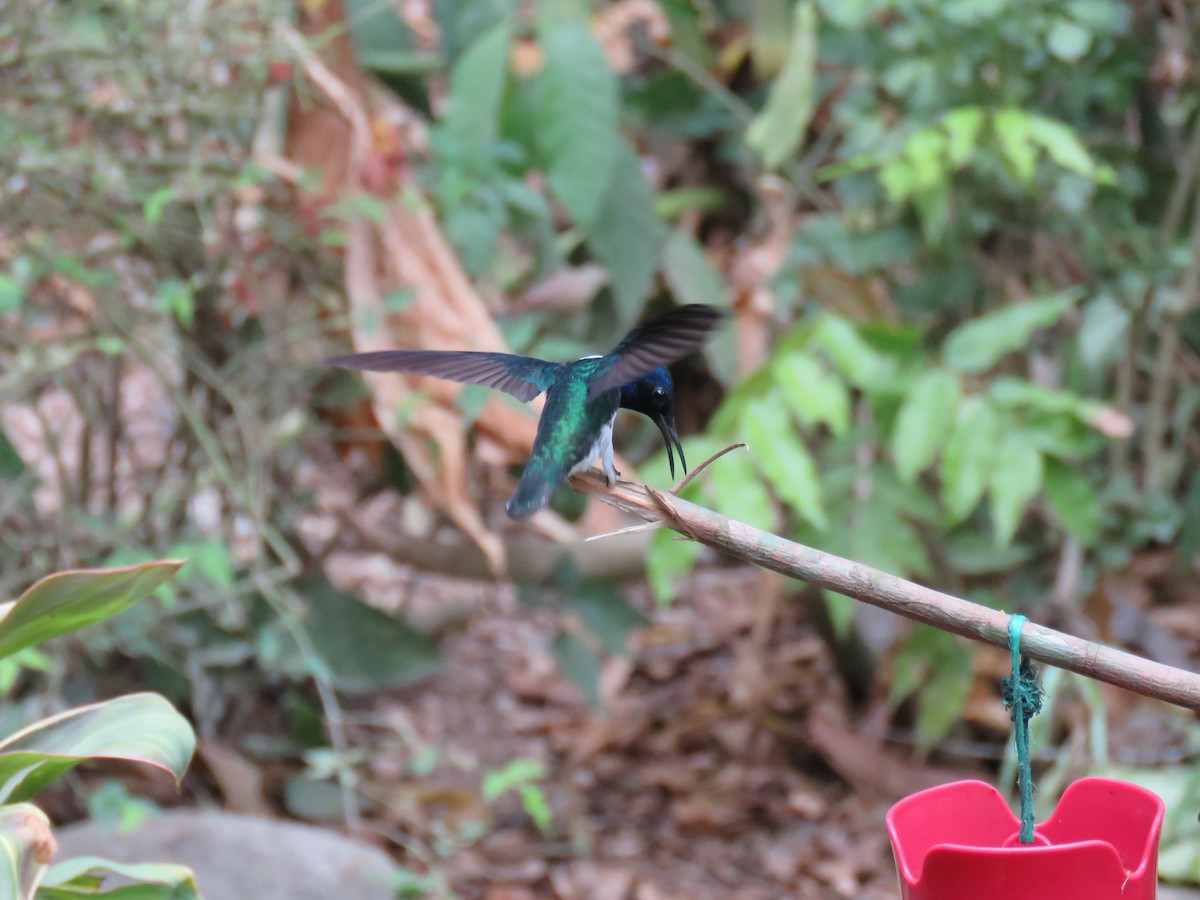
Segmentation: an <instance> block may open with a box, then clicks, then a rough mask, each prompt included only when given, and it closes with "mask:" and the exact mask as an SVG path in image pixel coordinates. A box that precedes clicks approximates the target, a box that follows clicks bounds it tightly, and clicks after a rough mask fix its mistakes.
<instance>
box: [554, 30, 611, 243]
mask: <svg viewBox="0 0 1200 900" xmlns="http://www.w3.org/2000/svg"><path fill="white" fill-rule="evenodd" d="M541 43H542V51H543V53H544V54H545V62H544V64H543V66H542V71H541V74H540V75H539V77H538V90H539V102H538V104H537V114H536V119H537V137H538V144H539V147H540V148H541V152H542V155H543V158H544V160H545V164H546V176H547V179H548V181H549V183H550V187H551V189H552V190H553V191H554V194H555V196H556V197H558V199H559V200H561V201H562V204H563V206H565V207H566V208H567V212H569V213H570V214H571V217H572V218H573V219H574V220H575V222H576V223H577V224H578V225H579V227H580V228H581V229H582V230H583V231H584V232H589V231H591V229H592V227H593V226H594V225H595V224H596V222H597V220H598V218H599V217H600V215H601V211H602V210H603V209H604V207H605V206H606V200H605V198H606V197H608V196H609V189H610V187H611V186H612V185H613V182H614V181H615V180H616V179H618V178H621V177H627V174H626V173H623V172H617V171H616V170H617V162H618V158H619V156H620V148H621V141H620V138H619V135H618V133H617V81H616V78H615V77H614V75H613V73H612V71H611V70H610V69H609V68H608V60H607V59H606V58H605V56H604V51H603V50H602V49H601V48H600V45H599V44H598V43H597V42H596V39H595V38H594V37H592V34H591V32H590V31H588V29H587V28H586V26H584V25H582V24H580V23H577V22H561V23H557V24H554V25H552V26H550V27H548V28H546V29H545V30H544V31H543V32H542V35H541ZM618 189H619V186H618Z"/></svg>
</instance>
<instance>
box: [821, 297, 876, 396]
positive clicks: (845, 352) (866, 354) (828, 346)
mask: <svg viewBox="0 0 1200 900" xmlns="http://www.w3.org/2000/svg"><path fill="white" fill-rule="evenodd" d="M812 342H813V344H814V345H815V346H817V347H820V348H821V349H822V350H824V351H825V353H826V354H827V355H828V356H829V358H830V359H831V360H833V364H834V365H835V366H837V367H838V368H839V369H841V371H842V373H843V374H844V375H845V376H846V378H848V379H849V380H850V382H851V383H852V384H853V385H855V386H856V387H860V388H871V387H874V386H875V385H876V384H877V383H878V382H879V380H880V378H881V377H882V375H883V373H884V370H885V365H884V361H883V359H882V358H881V357H880V355H879V353H877V352H876V350H875V348H874V347H872V346H871V345H870V344H868V343H867V342H866V341H865V340H864V339H863V337H862V335H861V334H859V333H858V329H856V328H855V327H854V326H853V325H851V324H850V323H849V322H847V321H846V320H845V319H843V318H841V317H840V316H834V315H824V316H822V317H821V319H820V320H819V321H818V322H817V326H816V328H814V329H813V335H812Z"/></svg>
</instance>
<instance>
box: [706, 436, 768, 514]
mask: <svg viewBox="0 0 1200 900" xmlns="http://www.w3.org/2000/svg"><path fill="white" fill-rule="evenodd" d="M748 452H749V453H755V452H757V451H756V449H755V447H753V446H751V447H750V449H749V451H748ZM707 473H711V475H710V484H711V488H712V493H713V496H714V499H715V501H716V506H717V509H718V510H719V511H720V512H722V513H724V514H725V515H727V516H730V517H731V518H735V519H740V520H741V521H743V522H745V523H746V524H748V525H753V526H754V527H755V528H761V529H763V530H764V531H771V530H773V529H774V527H775V523H776V519H777V517H776V514H775V504H774V503H772V502H771V495H770V494H769V493H767V489H766V488H765V487H763V483H762V479H761V478H759V476H758V473H757V472H756V471H755V470H754V467H753V465H752V464H751V462H750V460H749V458H748V455H747V452H741V453H739V452H736V451H735V452H733V453H727V454H725V455H724V456H722V457H721V458H720V459H719V460H717V461H716V462H715V463H713V465H712V466H711V467H709V469H707V470H706V474H707Z"/></svg>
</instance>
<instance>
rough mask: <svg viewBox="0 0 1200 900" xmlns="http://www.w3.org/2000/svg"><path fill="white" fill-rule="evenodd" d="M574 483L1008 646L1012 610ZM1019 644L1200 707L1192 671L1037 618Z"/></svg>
mask: <svg viewBox="0 0 1200 900" xmlns="http://www.w3.org/2000/svg"><path fill="white" fill-rule="evenodd" d="M571 484H572V485H573V486H574V488H575V490H577V491H579V492H580V493H583V494H588V495H590V496H593V497H595V498H596V499H598V500H600V501H602V502H604V503H607V504H608V505H609V506H613V507H616V508H617V509H620V510H623V511H624V512H628V513H631V514H633V515H635V516H640V517H641V518H643V519H646V520H647V521H651V522H662V523H663V524H664V525H666V526H667V527H669V528H673V529H674V530H675V531H678V532H679V533H680V534H683V535H686V536H687V537H690V538H692V539H693V540H696V541H699V542H700V543H702V544H705V545H707V546H709V547H712V548H714V549H716V550H720V551H722V552H723V553H726V554H728V555H730V556H733V557H734V558H736V559H740V560H743V561H745V562H749V563H753V564H754V565H756V566H761V567H762V568H765V569H770V570H771V571H773V572H779V573H780V574H783V575H787V576H788V577H790V578H796V579H799V580H800V581H804V582H807V583H808V584H811V585H815V586H816V587H822V588H828V589H829V590H833V591H837V592H838V593H839V594H845V595H846V596H848V597H853V598H854V599H855V600H861V601H862V602H864V603H870V604H871V605H872V606H878V607H880V608H881V609H886V610H888V611H889V612H893V613H896V614H897V615H901V616H904V617H906V618H909V619H914V620H916V621H918V622H924V623H925V624H926V625H932V626H933V627H934V628H940V629H941V630H943V631H949V632H950V633H951V634H957V635H960V636H962V637H966V638H971V639H972V640H976V641H982V642H984V643H987V644H993V645H995V646H997V647H1007V646H1008V620H1009V618H1010V617H1009V616H1008V615H1007V614H1006V613H1003V612H999V611H997V610H994V609H989V608H987V607H986V606H979V605H978V604H975V603H968V602H967V601H966V600H961V599H959V598H958V597H953V596H951V595H950V594H943V593H942V592H941V591H935V590H933V589H931V588H927V587H922V586H921V585H919V584H913V583H912V582H911V581H905V580H904V579H903V578H897V577H896V576H894V575H888V574H887V573H886V572H880V571H879V570H878V569H872V568H870V567H869V566H864V565H861V564H859V563H856V562H851V561H850V560H848V559H842V558H841V557H838V556H833V555H832V554H829V553H823V552H821V551H820V550H814V549H813V548H811V547H805V546H804V545H802V544H796V543H793V542H792V541H788V540H785V539H783V538H781V537H779V536H778V535H774V534H770V533H769V532H766V531H761V530H759V529H758V528H754V527H752V526H750V525H747V524H745V523H744V522H738V521H737V520H735V519H730V518H727V517H725V516H722V515H720V514H719V513H716V512H713V511H712V510H710V509H705V508H704V507H702V506H697V505H696V504H695V503H690V502H689V501H687V500H683V499H681V498H679V497H677V496H675V495H674V494H670V493H666V492H663V491H658V490H655V489H653V488H648V487H645V486H644V485H640V484H632V483H630V482H626V481H619V482H617V484H616V486H615V487H613V488H611V489H610V488H608V487H606V486H605V483H604V479H603V478H602V477H601V476H600V475H599V474H598V473H595V472H587V473H583V474H580V475H575V476H573V477H572V478H571ZM1021 649H1022V651H1023V652H1024V653H1025V654H1026V655H1027V656H1029V657H1030V658H1032V659H1036V660H1038V661H1040V662H1044V663H1049V664H1050V665H1053V666H1057V667H1058V668H1060V669H1068V670H1069V671H1072V672H1076V673H1078V674H1080V675H1085V676H1087V677H1088V678H1094V679H1096V680H1098V681H1104V682H1107V683H1108V684H1113V685H1116V686H1117V687H1121V688H1125V689H1126V690H1129V691H1133V692H1134V693H1138V694H1142V695H1144V696H1147V697H1154V698H1156V699H1159V700H1165V701H1167V702H1168V703H1173V704H1175V705H1176V706H1182V707H1184V708H1186V709H1191V710H1200V675H1197V674H1195V673H1193V672H1187V671H1184V670H1183V669H1176V668H1174V667H1173V666H1167V665H1164V664H1162V663H1158V662H1153V661H1151V660H1148V659H1142V658H1141V657H1139V656H1134V655H1133V654H1132V653H1126V652H1125V651H1123V650H1116V649H1114V648H1112V647H1107V646H1105V645H1103V644H1097V643H1093V642H1091V641H1085V640H1083V639H1082V638H1078V637H1075V636H1074V635H1069V634H1064V633H1063V632H1060V631H1054V630H1053V629H1051V628H1045V627H1043V626H1041V625H1035V624H1034V623H1032V622H1029V623H1028V624H1026V625H1025V628H1024V630H1023V631H1022V632H1021Z"/></svg>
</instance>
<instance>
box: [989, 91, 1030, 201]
mask: <svg viewBox="0 0 1200 900" xmlns="http://www.w3.org/2000/svg"><path fill="white" fill-rule="evenodd" d="M1029 118H1030V117H1029V114H1028V113H1027V112H1025V111H1024V110H1022V109H1017V108H1015V107H1008V108H1006V109H1002V110H1000V111H999V112H997V113H996V114H995V116H994V117H993V119H992V124H993V126H994V127H995V130H996V137H997V138H999V140H1000V148H1001V149H1002V150H1003V151H1004V155H1005V157H1007V159H1008V163H1009V165H1010V166H1011V167H1012V170H1013V174H1014V175H1016V177H1017V180H1018V181H1021V182H1023V183H1025V184H1028V183H1029V182H1031V181H1033V176H1034V173H1035V172H1036V171H1037V149H1036V148H1035V147H1034V145H1033V141H1032V135H1031V134H1030V127H1029Z"/></svg>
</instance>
